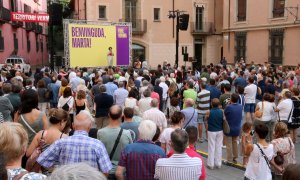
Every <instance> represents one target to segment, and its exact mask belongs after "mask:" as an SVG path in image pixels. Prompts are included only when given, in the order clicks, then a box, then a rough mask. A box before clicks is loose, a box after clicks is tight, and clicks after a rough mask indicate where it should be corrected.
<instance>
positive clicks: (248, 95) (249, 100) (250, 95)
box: [244, 84, 257, 104]
mask: <svg viewBox="0 0 300 180" xmlns="http://www.w3.org/2000/svg"><path fill="white" fill-rule="evenodd" d="M244 92H245V104H253V103H255V99H256V93H257V86H256V85H255V84H249V85H248V86H246V87H245V91H244Z"/></svg>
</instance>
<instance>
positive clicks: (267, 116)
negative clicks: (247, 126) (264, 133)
mask: <svg viewBox="0 0 300 180" xmlns="http://www.w3.org/2000/svg"><path fill="white" fill-rule="evenodd" d="M257 106H258V107H259V110H260V111H263V115H262V117H261V118H257V119H258V120H260V121H271V120H272V118H273V116H274V109H275V105H274V104H273V103H270V102H268V101H264V108H262V102H259V103H257Z"/></svg>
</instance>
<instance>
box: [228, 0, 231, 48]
mask: <svg viewBox="0 0 300 180" xmlns="http://www.w3.org/2000/svg"><path fill="white" fill-rule="evenodd" d="M230 6H231V0H228V51H230Z"/></svg>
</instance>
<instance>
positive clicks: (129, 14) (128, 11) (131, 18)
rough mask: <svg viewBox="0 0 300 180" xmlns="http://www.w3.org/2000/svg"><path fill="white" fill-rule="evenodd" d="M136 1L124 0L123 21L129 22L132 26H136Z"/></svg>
mask: <svg viewBox="0 0 300 180" xmlns="http://www.w3.org/2000/svg"><path fill="white" fill-rule="evenodd" d="M136 9H137V8H136V1H135V0H125V22H131V23H132V28H134V29H135V28H137V19H136V16H137V13H136Z"/></svg>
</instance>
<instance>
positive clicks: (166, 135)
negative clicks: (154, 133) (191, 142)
mask: <svg viewBox="0 0 300 180" xmlns="http://www.w3.org/2000/svg"><path fill="white" fill-rule="evenodd" d="M173 131H175V129H174V128H172V127H169V128H166V129H164V131H163V132H162V133H161V135H160V137H159V142H161V143H165V144H166V154H168V153H169V151H170V150H171V149H172V148H171V146H170V141H171V133H172V132H173Z"/></svg>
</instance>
